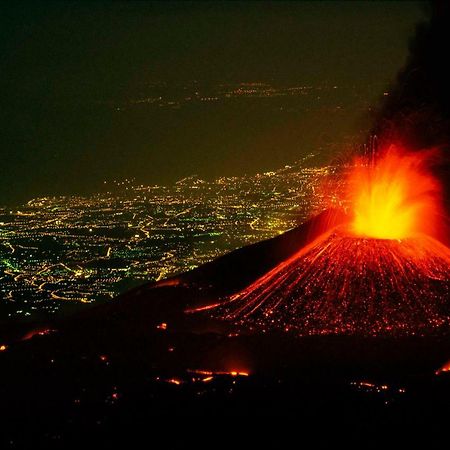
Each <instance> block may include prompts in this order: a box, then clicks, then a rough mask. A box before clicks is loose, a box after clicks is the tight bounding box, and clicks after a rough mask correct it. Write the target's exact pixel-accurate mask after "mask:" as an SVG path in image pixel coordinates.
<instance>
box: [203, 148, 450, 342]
mask: <svg viewBox="0 0 450 450" xmlns="http://www.w3.org/2000/svg"><path fill="white" fill-rule="evenodd" d="M428 157H429V154H427V153H423V154H420V155H419V154H417V155H416V154H414V155H411V154H406V153H404V154H402V153H400V152H398V150H397V149H395V148H394V147H391V148H390V149H389V150H388V151H387V152H385V153H384V155H383V156H382V157H381V158H380V159H379V160H378V161H377V163H376V164H375V165H368V164H363V162H362V161H361V160H358V161H356V163H355V166H354V168H353V170H352V172H351V174H350V176H349V183H348V186H349V192H350V195H349V196H348V197H349V200H350V205H351V207H352V216H353V220H352V221H351V223H350V224H348V225H341V226H339V227H336V228H333V229H332V230H329V231H328V232H326V233H324V234H323V235H321V236H320V237H319V238H317V239H316V240H315V241H314V242H312V243H311V244H309V245H308V246H306V247H305V248H303V249H301V250H299V251H298V252H297V253H296V254H295V255H294V256H292V257H291V258H290V259H288V260H286V261H284V262H283V263H281V264H279V265H278V266H276V267H275V268H274V269H272V270H271V271H270V272H268V273H267V274H266V275H264V276H262V277H261V278H259V279H258V280H256V281H255V282H254V283H252V284H251V285H250V286H248V287H247V288H245V289H243V290H242V291H240V292H239V293H237V294H235V295H234V296H232V297H230V298H228V299H226V300H225V301H223V302H222V303H221V304H220V305H219V306H215V305H213V307H212V308H211V309H210V310H209V314H210V315H211V316H212V317H215V318H220V319H225V320H228V321H231V322H232V323H234V324H235V325H237V326H238V327H239V328H244V329H253V330H260V331H267V330H270V329H277V330H282V331H286V332H287V331H294V332H296V333H298V334H300V335H311V334H359V335H371V336H376V335H414V334H428V333H435V332H436V331H437V330H442V329H445V330H448V329H449V327H450V304H449V302H448V297H449V291H450V249H449V248H448V247H446V246H445V245H443V244H442V243H440V242H439V241H438V240H436V239H435V238H433V237H431V236H432V231H433V230H434V226H435V223H434V222H435V220H436V219H437V217H438V214H439V211H440V209H439V193H440V189H439V183H438V182H437V181H436V180H435V179H434V178H433V177H432V176H431V174H430V173H429V172H428V171H427V169H426V162H427V158H428Z"/></svg>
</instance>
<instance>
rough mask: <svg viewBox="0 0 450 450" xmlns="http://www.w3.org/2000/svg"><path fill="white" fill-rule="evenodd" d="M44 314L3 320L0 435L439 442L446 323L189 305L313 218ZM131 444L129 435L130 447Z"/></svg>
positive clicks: (17, 440) (156, 442)
mask: <svg viewBox="0 0 450 450" xmlns="http://www.w3.org/2000/svg"><path fill="white" fill-rule="evenodd" d="M328 219H329V218H328V217H326V216H322V217H319V218H318V219H316V220H314V221H313V222H310V223H308V224H306V225H303V226H301V227H299V228H297V229H295V230H293V231H291V232H288V233H286V234H285V235H283V236H280V237H278V238H275V239H273V240H270V241H265V242H262V243H260V244H257V245H254V246H250V247H247V248H245V249H241V250H238V251H236V252H233V253H232V254H230V255H227V256H225V257H223V258H220V259H219V260H217V261H215V262H213V263H210V264H207V265H205V266H203V267H201V268H199V269H197V270H195V271H193V272H190V273H187V274H185V275H183V276H180V277H178V278H175V279H172V280H168V281H165V282H161V283H158V284H153V285H147V286H143V287H141V288H138V289H135V290H133V291H130V292H129V293H128V294H126V295H124V296H122V297H119V298H118V299H117V300H116V301H114V302H112V303H109V304H107V305H103V306H99V307H97V308H94V309H90V310H86V311H84V312H82V313H79V314H77V315H75V316H73V317H70V318H68V319H65V320H61V321H59V322H55V323H48V324H39V325H35V326H34V327H32V328H31V329H29V330H25V329H15V330H6V331H4V332H3V342H4V344H3V345H4V347H2V348H3V350H2V351H1V352H0V417H1V422H0V423H1V426H0V429H1V439H2V441H1V442H2V446H1V448H22V447H37V448H51V447H54V446H55V447H65V448H67V447H69V446H72V445H74V444H83V445H88V444H98V445H102V446H103V447H111V446H118V445H119V444H120V445H122V446H124V445H129V446H130V448H133V447H134V446H133V445H131V443H132V442H133V441H134V440H135V439H137V438H138V437H140V438H143V439H144V443H143V444H140V445H139V448H141V447H148V448H153V447H156V448H168V449H171V448H188V446H192V445H195V446H197V447H211V446H213V445H218V444H222V445H227V446H230V447H231V446H232V447H237V448H241V447H247V448H255V447H257V446H260V447H262V448H287V447H289V448H291V447H292V446H296V447H299V448H334V447H336V445H341V444H345V445H347V446H350V445H351V446H356V447H358V448H380V446H391V445H392V444H394V443H395V442H397V443H398V444H399V447H400V448H405V446H406V444H417V443H419V442H421V443H422V442H423V445H426V448H441V447H442V448H444V447H446V446H447V441H448V436H447V429H448V419H449V418H450V371H449V372H446V371H445V370H439V369H441V368H442V367H444V366H445V364H446V363H447V362H448V360H449V359H450V339H449V338H448V337H447V336H445V335H438V336H427V337H420V336H412V337H404V338H388V337H384V338H382V337H379V338H373V337H372V338H371V337H358V336H309V337H297V336H296V335H293V334H290V333H277V332H271V333H268V332H267V333H252V332H239V333H236V332H235V330H232V329H231V328H229V327H228V325H227V324H226V323H224V322H223V321H215V320H212V319H208V317H207V316H206V315H202V314H199V315H196V314H186V313H185V312H184V311H185V310H186V309H189V308H193V307H195V308H198V307H200V306H202V305H207V304H209V303H211V302H212V301H214V299H216V298H220V297H222V296H224V295H229V294H230V293H233V292H236V291H237V290H238V289H241V288H242V287H244V286H246V285H247V284H248V283H249V282H251V281H254V280H255V279H256V278H257V277H259V276H260V275H261V274H263V273H265V272H266V271H267V270H268V269H270V268H272V267H274V266H275V265H276V264H277V263H279V262H280V261H282V260H284V259H285V258H287V257H289V256H290V255H292V254H293V253H294V252H295V251H296V250H297V249H298V248H300V247H302V246H303V245H304V244H305V243H307V242H308V241H309V240H310V239H312V238H314V237H315V235H317V233H319V232H320V228H321V227H320V226H318V222H319V223H322V224H324V223H325V222H326V221H327V220H328ZM127 448H128V447H127Z"/></svg>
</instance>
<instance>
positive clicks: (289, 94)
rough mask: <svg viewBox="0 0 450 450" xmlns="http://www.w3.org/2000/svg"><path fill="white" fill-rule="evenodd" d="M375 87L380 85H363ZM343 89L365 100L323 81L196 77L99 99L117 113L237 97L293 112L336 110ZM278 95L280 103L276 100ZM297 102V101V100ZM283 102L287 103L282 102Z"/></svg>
mask: <svg viewBox="0 0 450 450" xmlns="http://www.w3.org/2000/svg"><path fill="white" fill-rule="evenodd" d="M365 88H366V89H370V88H371V90H373V91H378V90H379V89H380V86H376V87H375V86H370V87H365ZM343 90H344V91H345V92H346V93H347V97H348V99H349V101H352V100H357V102H358V103H365V101H366V100H365V99H366V94H364V93H363V92H358V90H357V89H356V88H355V86H353V85H352V86H344V85H341V86H336V85H333V84H324V85H294V84H287V85H275V84H270V83H261V82H238V83H219V84H212V85H209V84H208V85H205V84H203V83H199V82H197V81H193V82H191V83H182V84H179V85H176V84H172V83H171V84H167V83H165V82H158V83H149V84H148V85H146V86H142V87H141V88H140V89H139V94H136V95H134V96H132V97H131V98H124V99H123V100H122V101H119V102H117V101H116V102H111V101H110V100H108V101H105V102H102V103H106V104H107V105H108V106H110V107H112V108H114V109H115V110H116V111H117V112H118V113H121V112H123V111H127V110H129V109H136V108H142V107H151V108H162V109H168V110H177V109H181V108H185V107H189V106H192V105H195V104H197V105H199V104H203V105H207V104H217V103H224V102H227V103H232V102H234V101H241V100H249V99H250V100H251V99H253V100H255V101H258V100H261V101H263V102H264V101H267V100H268V99H271V100H273V101H274V103H273V107H274V108H276V109H277V110H279V111H286V112H294V111H299V110H300V108H301V109H304V108H305V105H310V107H323V108H326V109H328V110H333V111H335V112H336V111H339V110H341V109H343V108H345V107H346V106H347V105H345V104H343V102H342V91H343ZM277 99H282V100H283V101H284V103H283V104H281V103H280V104H278V103H277ZM299 101H300V102H301V104H299V103H298V102H299ZM286 102H287V104H286Z"/></svg>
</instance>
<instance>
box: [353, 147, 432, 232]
mask: <svg viewBox="0 0 450 450" xmlns="http://www.w3.org/2000/svg"><path fill="white" fill-rule="evenodd" d="M432 155H433V153H432V152H430V151H425V152H417V153H412V154H411V153H410V154H407V153H402V152H401V151H400V150H399V149H398V147H396V146H391V147H390V148H389V149H388V150H387V151H385V152H384V154H383V155H382V157H381V158H380V159H379V160H378V161H377V162H376V164H374V165H369V164H367V163H365V161H364V160H357V161H356V163H355V165H354V169H353V170H352V171H351V174H350V177H349V197H350V202H351V205H352V210H353V214H354V220H353V226H352V230H353V232H354V233H355V234H356V235H357V236H366V237H372V238H377V239H404V238H408V237H411V236H413V235H414V234H415V233H418V232H420V233H426V234H434V232H435V230H434V225H435V222H436V220H437V218H438V217H439V210H440V207H439V198H440V186H439V183H438V182H437V181H436V180H435V179H434V178H433V176H432V175H431V174H430V173H429V172H428V170H427V163H428V161H429V159H431V156H432Z"/></svg>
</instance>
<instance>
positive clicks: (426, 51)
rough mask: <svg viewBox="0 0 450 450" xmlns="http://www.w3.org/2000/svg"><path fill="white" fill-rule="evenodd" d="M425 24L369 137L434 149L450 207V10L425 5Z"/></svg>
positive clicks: (442, 5) (443, 5)
mask: <svg viewBox="0 0 450 450" xmlns="http://www.w3.org/2000/svg"><path fill="white" fill-rule="evenodd" d="M425 7H426V8H427V11H428V20H426V21H424V22H422V23H419V24H418V25H417V26H416V32H415V35H414V36H413V38H412V40H411V42H410V54H409V57H408V60H407V62H406V64H405V66H404V67H403V68H402V69H401V71H400V72H399V74H398V76H397V79H396V81H395V83H394V84H393V86H391V88H390V90H389V95H388V96H387V97H384V100H383V102H382V104H381V105H380V108H379V109H378V111H377V114H376V118H375V126H374V128H373V130H372V131H373V134H375V135H377V136H379V137H381V139H382V141H383V140H392V139H395V140H400V141H401V142H403V143H404V144H405V145H407V147H408V148H409V149H412V150H416V151H418V150H421V149H424V148H430V147H435V148H439V149H440V150H441V155H442V158H441V159H440V161H439V162H438V163H437V164H436V168H435V171H436V175H437V176H438V177H439V178H440V179H441V182H442V184H443V187H444V202H445V204H446V207H447V211H448V210H449V206H450V170H449V166H450V164H449V163H450V65H449V55H450V51H449V50H450V49H449V45H450V4H449V3H448V2H446V1H434V2H430V3H428V4H426V5H425Z"/></svg>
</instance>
